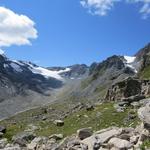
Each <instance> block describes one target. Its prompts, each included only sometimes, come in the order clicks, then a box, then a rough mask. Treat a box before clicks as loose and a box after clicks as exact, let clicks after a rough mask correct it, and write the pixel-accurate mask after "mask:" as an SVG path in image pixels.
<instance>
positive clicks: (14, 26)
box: [0, 7, 37, 47]
mask: <svg viewBox="0 0 150 150" xmlns="http://www.w3.org/2000/svg"><path fill="white" fill-rule="evenodd" d="M34 25H35V23H34V22H33V21H32V20H31V19H30V18H28V17H27V16H25V15H19V14H16V13H15V12H13V11H11V10H10V9H7V8H5V7H0V47H3V46H11V45H26V44H28V45H29V44H31V42H30V40H31V39H36V38H37V30H36V29H35V28H34Z"/></svg>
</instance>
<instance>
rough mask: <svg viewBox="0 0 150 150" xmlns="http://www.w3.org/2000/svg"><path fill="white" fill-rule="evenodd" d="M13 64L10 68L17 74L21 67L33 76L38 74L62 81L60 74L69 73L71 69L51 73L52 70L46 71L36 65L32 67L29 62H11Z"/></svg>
mask: <svg viewBox="0 0 150 150" xmlns="http://www.w3.org/2000/svg"><path fill="white" fill-rule="evenodd" d="M13 62H14V63H11V67H12V68H13V69H14V70H15V71H18V72H21V71H22V70H21V66H25V65H26V66H27V67H28V69H29V70H30V71H32V73H35V74H40V75H42V76H44V77H45V78H50V77H51V78H55V79H57V80H63V78H62V77H61V75H60V74H61V73H65V72H69V71H70V70H71V69H70V68H66V69H64V70H59V71H52V70H48V69H46V68H43V67H39V66H36V65H33V64H31V63H29V62H20V61H17V60H13Z"/></svg>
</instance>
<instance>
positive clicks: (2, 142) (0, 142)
mask: <svg viewBox="0 0 150 150" xmlns="http://www.w3.org/2000/svg"><path fill="white" fill-rule="evenodd" d="M7 143H8V141H7V139H6V138H5V139H1V140H0V149H3V148H4V147H5V146H6V144H7Z"/></svg>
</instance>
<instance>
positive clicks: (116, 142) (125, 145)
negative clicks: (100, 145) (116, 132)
mask: <svg viewBox="0 0 150 150" xmlns="http://www.w3.org/2000/svg"><path fill="white" fill-rule="evenodd" d="M108 143H109V144H110V145H111V146H112V147H114V148H116V149H120V150H122V149H130V148H132V147H133V145H132V144H131V143H130V142H129V141H127V140H123V139H119V138H116V137H114V138H111V139H110V140H109V142H108Z"/></svg>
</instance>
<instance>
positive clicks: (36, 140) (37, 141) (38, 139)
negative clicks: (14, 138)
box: [27, 137, 43, 150]
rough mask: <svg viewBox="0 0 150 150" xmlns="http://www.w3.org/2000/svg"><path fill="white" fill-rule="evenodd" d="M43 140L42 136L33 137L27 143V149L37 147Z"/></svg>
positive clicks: (32, 149) (30, 149)
mask: <svg viewBox="0 0 150 150" xmlns="http://www.w3.org/2000/svg"><path fill="white" fill-rule="evenodd" d="M42 142H43V138H42V137H36V138H34V139H33V140H32V141H31V143H30V144H27V149H28V150H34V149H36V148H37V146H40V145H41V144H42Z"/></svg>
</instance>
